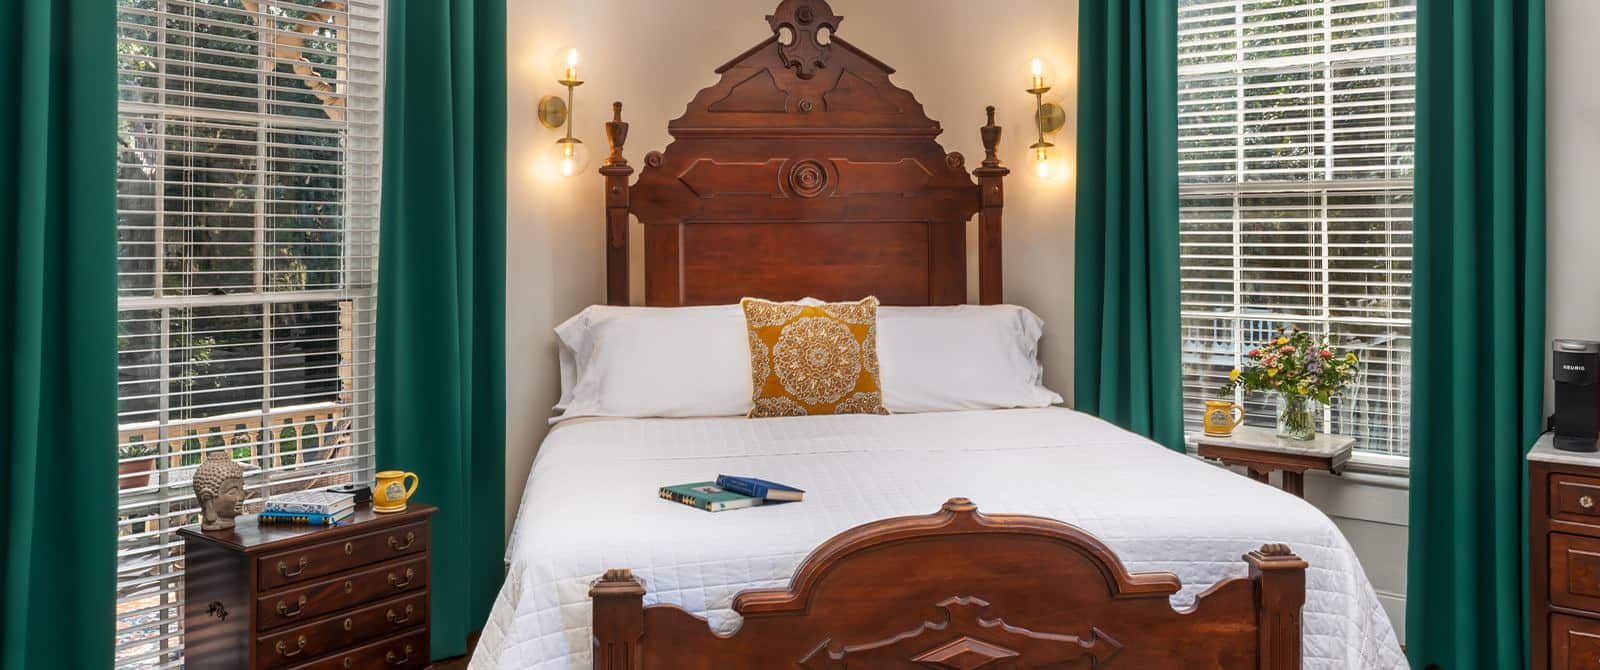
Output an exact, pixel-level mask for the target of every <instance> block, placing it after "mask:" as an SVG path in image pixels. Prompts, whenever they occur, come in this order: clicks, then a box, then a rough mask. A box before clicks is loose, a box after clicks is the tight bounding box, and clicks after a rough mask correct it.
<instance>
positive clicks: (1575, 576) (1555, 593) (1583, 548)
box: [1550, 533, 1600, 612]
mask: <svg viewBox="0 0 1600 670" xmlns="http://www.w3.org/2000/svg"><path fill="white" fill-rule="evenodd" d="M1550 602H1551V603H1552V604H1555V605H1559V606H1561V607H1569V608H1572V609H1578V610H1586V611H1590V612H1600V539H1595V538H1591V537H1583V536H1581V535H1567V534H1565V533H1551V534H1550Z"/></svg>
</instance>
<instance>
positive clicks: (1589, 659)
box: [1550, 614, 1600, 670]
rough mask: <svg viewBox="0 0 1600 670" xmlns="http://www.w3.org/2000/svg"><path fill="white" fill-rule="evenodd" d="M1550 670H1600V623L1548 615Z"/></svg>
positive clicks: (1559, 615)
mask: <svg viewBox="0 0 1600 670" xmlns="http://www.w3.org/2000/svg"><path fill="white" fill-rule="evenodd" d="M1550 668H1551V670H1600V621H1594V620H1591V619H1583V618H1579V617H1575V616H1567V615H1565V614H1552V615H1550Z"/></svg>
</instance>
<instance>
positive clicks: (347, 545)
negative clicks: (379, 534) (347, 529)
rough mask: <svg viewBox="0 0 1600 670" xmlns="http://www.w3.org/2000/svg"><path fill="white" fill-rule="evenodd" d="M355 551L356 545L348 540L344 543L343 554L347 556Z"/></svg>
mask: <svg viewBox="0 0 1600 670" xmlns="http://www.w3.org/2000/svg"><path fill="white" fill-rule="evenodd" d="M355 552H356V545H354V544H351V543H349V542H346V543H344V555H346V556H349V555H351V554H353V553H355Z"/></svg>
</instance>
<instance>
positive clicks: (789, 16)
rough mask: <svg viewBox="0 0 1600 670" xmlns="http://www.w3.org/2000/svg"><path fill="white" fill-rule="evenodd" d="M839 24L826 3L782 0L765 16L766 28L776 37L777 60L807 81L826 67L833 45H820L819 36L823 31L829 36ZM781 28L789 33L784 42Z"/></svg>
mask: <svg viewBox="0 0 1600 670" xmlns="http://www.w3.org/2000/svg"><path fill="white" fill-rule="evenodd" d="M843 22H844V17H842V16H839V15H838V14H835V13H833V8H832V7H829V6H828V3H827V2H826V0H783V2H780V3H778V8H777V9H774V10H772V14H771V15H769V16H767V25H769V26H772V32H773V34H776V35H779V40H778V57H779V58H780V59H781V60H782V61H783V66H784V67H787V68H793V69H794V71H795V74H797V75H799V77H800V78H801V79H810V78H812V77H814V76H816V74H817V70H820V69H822V68H825V67H827V66H828V55H829V54H831V53H832V52H833V45H832V44H831V43H829V42H823V41H822V38H821V37H820V36H819V33H820V32H821V31H822V29H824V28H826V29H827V30H828V35H829V36H830V37H831V36H832V35H833V33H834V32H836V31H838V30H839V24H840V23H843ZM784 28H788V29H789V32H790V33H791V37H790V41H789V42H788V43H784V42H783V39H782V35H783V29H784Z"/></svg>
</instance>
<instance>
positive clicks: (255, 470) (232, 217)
mask: <svg viewBox="0 0 1600 670" xmlns="http://www.w3.org/2000/svg"><path fill="white" fill-rule="evenodd" d="M116 4H117V27H118V37H117V50H118V56H119V57H118V63H117V68H118V69H117V73H118V90H119V94H120V96H119V98H118V116H119V118H118V136H117V141H118V147H117V151H118V153H117V155H118V164H117V235H118V245H119V246H118V254H119V259H118V262H119V266H118V291H119V293H118V296H119V298H118V310H119V319H118V341H119V350H118V356H119V375H120V376H119V389H120V393H119V421H120V424H121V425H120V433H119V435H118V437H117V440H118V444H116V445H106V446H105V448H107V449H111V448H115V449H118V451H119V454H120V463H121V475H120V480H119V490H120V499H119V506H118V516H119V519H118V522H119V525H118V544H117V558H118V560H117V596H118V597H117V632H116V635H117V647H116V649H117V652H116V659H117V667H118V668H164V667H175V666H179V665H181V664H182V658H183V627H182V614H183V609H182V608H183V604H182V602H181V599H182V594H183V565H184V560H183V551H182V550H183V545H182V542H181V540H180V539H179V537H178V535H177V533H176V531H177V529H178V528H179V527H182V526H185V525H188V524H192V523H196V522H197V521H198V516H197V514H196V505H195V502H194V494H193V492H192V490H191V488H190V479H191V478H192V475H193V472H194V468H195V466H196V465H198V464H199V463H200V460H201V459H202V458H203V456H204V455H205V454H209V453H213V452H223V453H226V454H228V455H229V456H231V457H232V458H234V459H235V460H237V461H239V462H240V463H241V464H243V465H244V467H245V470H246V472H247V474H246V480H247V482H246V485H247V488H248V489H249V491H250V496H251V498H250V501H249V503H251V505H247V511H254V510H255V509H259V503H260V502H261V501H262V500H263V499H264V498H265V497H266V496H267V495H269V494H272V493H278V492H282V491H288V490H297V489H308V488H321V487H325V486H329V485H332V484H335V483H339V482H345V481H350V480H351V479H352V477H355V478H359V479H363V480H364V479H368V478H369V477H370V471H371V469H372V363H373V329H374V323H373V317H374V313H375V307H376V297H377V293H376V285H375V280H376V271H377V265H376V264H377V258H376V253H377V216H378V181H379V174H380V163H379V151H380V149H381V145H382V133H381V130H380V126H379V118H380V117H379V111H380V109H379V108H380V105H381V99H382V96H381V85H382V80H383V78H382V70H381V65H382V44H381V40H382V35H383V30H382V18H383V16H382V14H383V10H382V6H381V4H378V0H322V1H318V0H117V3H116Z"/></svg>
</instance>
